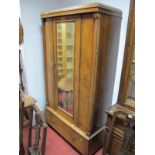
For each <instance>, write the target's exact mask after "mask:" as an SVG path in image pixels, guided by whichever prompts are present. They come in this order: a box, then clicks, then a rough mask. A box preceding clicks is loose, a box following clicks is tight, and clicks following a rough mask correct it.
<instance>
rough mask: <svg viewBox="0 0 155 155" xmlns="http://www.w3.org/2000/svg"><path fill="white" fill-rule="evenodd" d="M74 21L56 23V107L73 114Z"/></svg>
mask: <svg viewBox="0 0 155 155" xmlns="http://www.w3.org/2000/svg"><path fill="white" fill-rule="evenodd" d="M74 34H75V23H74V22H64V23H57V74H58V75H57V76H58V107H59V108H61V109H62V110H63V111H65V112H67V113H68V114H70V115H73V77H74Z"/></svg>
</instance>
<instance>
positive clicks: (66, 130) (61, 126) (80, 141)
mask: <svg viewBox="0 0 155 155" xmlns="http://www.w3.org/2000/svg"><path fill="white" fill-rule="evenodd" d="M46 120H47V122H48V123H49V124H50V125H51V126H52V127H53V128H54V129H55V130H56V131H57V132H58V133H60V134H61V135H62V136H63V137H64V138H65V139H66V140H67V141H68V142H69V143H70V144H71V145H73V146H74V147H75V148H76V149H77V150H78V151H79V152H81V153H82V154H84V155H86V154H87V153H88V141H87V140H86V139H85V138H83V137H82V136H81V135H80V134H79V133H77V132H76V131H75V130H73V129H72V128H71V127H70V126H68V125H67V124H66V123H65V122H64V121H62V120H61V119H59V118H58V117H57V116H55V115H54V114H53V113H52V112H51V111H48V110H46Z"/></svg>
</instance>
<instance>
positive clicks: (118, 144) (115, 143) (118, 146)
mask: <svg viewBox="0 0 155 155" xmlns="http://www.w3.org/2000/svg"><path fill="white" fill-rule="evenodd" d="M121 146H122V143H121V142H120V141H119V140H117V139H116V138H114V137H112V143H111V148H110V155H115V154H117V153H118V151H119V150H120V149H121Z"/></svg>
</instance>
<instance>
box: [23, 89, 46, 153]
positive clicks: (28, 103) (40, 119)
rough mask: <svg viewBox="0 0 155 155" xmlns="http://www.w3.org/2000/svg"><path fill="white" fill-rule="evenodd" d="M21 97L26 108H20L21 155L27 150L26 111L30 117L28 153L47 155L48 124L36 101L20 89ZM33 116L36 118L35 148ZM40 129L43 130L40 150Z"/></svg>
mask: <svg viewBox="0 0 155 155" xmlns="http://www.w3.org/2000/svg"><path fill="white" fill-rule="evenodd" d="M20 97H21V101H22V104H21V103H20V105H24V106H20V133H21V134H20V146H21V149H20V155H24V153H25V152H26V150H24V148H23V141H22V140H23V127H24V121H23V118H24V111H26V112H27V117H28V137H27V138H28V145H27V146H28V149H29V150H28V153H29V154H30V155H40V153H41V155H45V147H46V132H47V127H48V126H47V124H46V120H45V118H44V116H43V114H42V113H41V111H40V109H39V108H38V106H37V105H36V104H35V102H36V100H35V99H34V98H33V97H31V96H28V95H25V94H24V92H23V91H22V90H21V89H20ZM33 114H34V116H35V117H34V118H35V143H34V146H32V143H31V142H32V123H33ZM40 128H43V129H42V130H43V131H42V135H43V136H41V137H42V142H41V148H39V141H40Z"/></svg>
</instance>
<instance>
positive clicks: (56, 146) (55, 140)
mask: <svg viewBox="0 0 155 155" xmlns="http://www.w3.org/2000/svg"><path fill="white" fill-rule="evenodd" d="M41 132H42V129H41ZM41 136H42V135H41ZM41 138H42V137H41ZM34 139H35V133H34V129H32V144H34ZM27 140H28V129H27V128H24V129H23V143H24V148H25V155H28V152H27V150H28V148H27ZM45 155H80V153H78V152H77V151H76V150H75V149H74V148H73V147H72V146H70V145H69V143H67V142H66V141H65V140H64V139H63V138H62V137H61V136H60V135H59V134H57V133H56V132H55V131H54V130H52V129H51V128H50V127H48V129H47V137H46V152H45ZM95 155H102V149H100V150H99V151H98V152H96V153H95Z"/></svg>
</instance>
